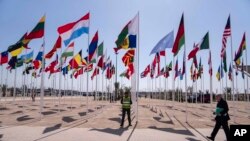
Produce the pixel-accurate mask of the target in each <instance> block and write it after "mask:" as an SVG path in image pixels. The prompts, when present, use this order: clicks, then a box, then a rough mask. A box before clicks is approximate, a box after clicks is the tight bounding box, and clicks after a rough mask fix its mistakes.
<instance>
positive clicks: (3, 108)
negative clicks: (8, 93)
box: [0, 107, 10, 110]
mask: <svg viewBox="0 0 250 141" xmlns="http://www.w3.org/2000/svg"><path fill="white" fill-rule="evenodd" d="M0 110H10V109H8V108H6V107H1V108H0Z"/></svg>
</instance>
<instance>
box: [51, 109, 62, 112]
mask: <svg viewBox="0 0 250 141" xmlns="http://www.w3.org/2000/svg"><path fill="white" fill-rule="evenodd" d="M50 110H51V111H59V110H60V111H61V112H64V111H66V110H64V109H50Z"/></svg>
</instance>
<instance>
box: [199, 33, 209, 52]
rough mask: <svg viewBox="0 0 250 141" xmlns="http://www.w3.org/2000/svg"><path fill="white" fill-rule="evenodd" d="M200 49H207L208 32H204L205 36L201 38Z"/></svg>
mask: <svg viewBox="0 0 250 141" xmlns="http://www.w3.org/2000/svg"><path fill="white" fill-rule="evenodd" d="M199 49H200V50H203V49H209V32H207V33H206V34H205V36H204V37H203V38H202V42H201V44H200V47H199Z"/></svg>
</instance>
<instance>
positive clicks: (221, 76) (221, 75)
mask: <svg viewBox="0 0 250 141" xmlns="http://www.w3.org/2000/svg"><path fill="white" fill-rule="evenodd" d="M222 67H223V64H222V62H221V69H220V78H221V79H222V78H223V77H224V72H223V69H222Z"/></svg>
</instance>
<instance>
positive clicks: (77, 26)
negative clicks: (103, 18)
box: [57, 13, 89, 46]
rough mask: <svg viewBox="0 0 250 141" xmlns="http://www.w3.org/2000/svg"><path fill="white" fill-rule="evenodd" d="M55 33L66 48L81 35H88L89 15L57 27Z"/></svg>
mask: <svg viewBox="0 0 250 141" xmlns="http://www.w3.org/2000/svg"><path fill="white" fill-rule="evenodd" d="M57 31H58V33H59V34H60V36H61V37H62V39H63V42H64V44H65V46H68V45H69V44H70V43H71V41H73V40H74V39H76V38H78V37H80V36H81V35H82V34H84V33H86V34H89V13H87V14H86V15H85V16H83V17H82V18H81V19H79V20H77V21H75V22H71V23H68V24H65V25H63V26H60V27H58V29H57Z"/></svg>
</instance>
